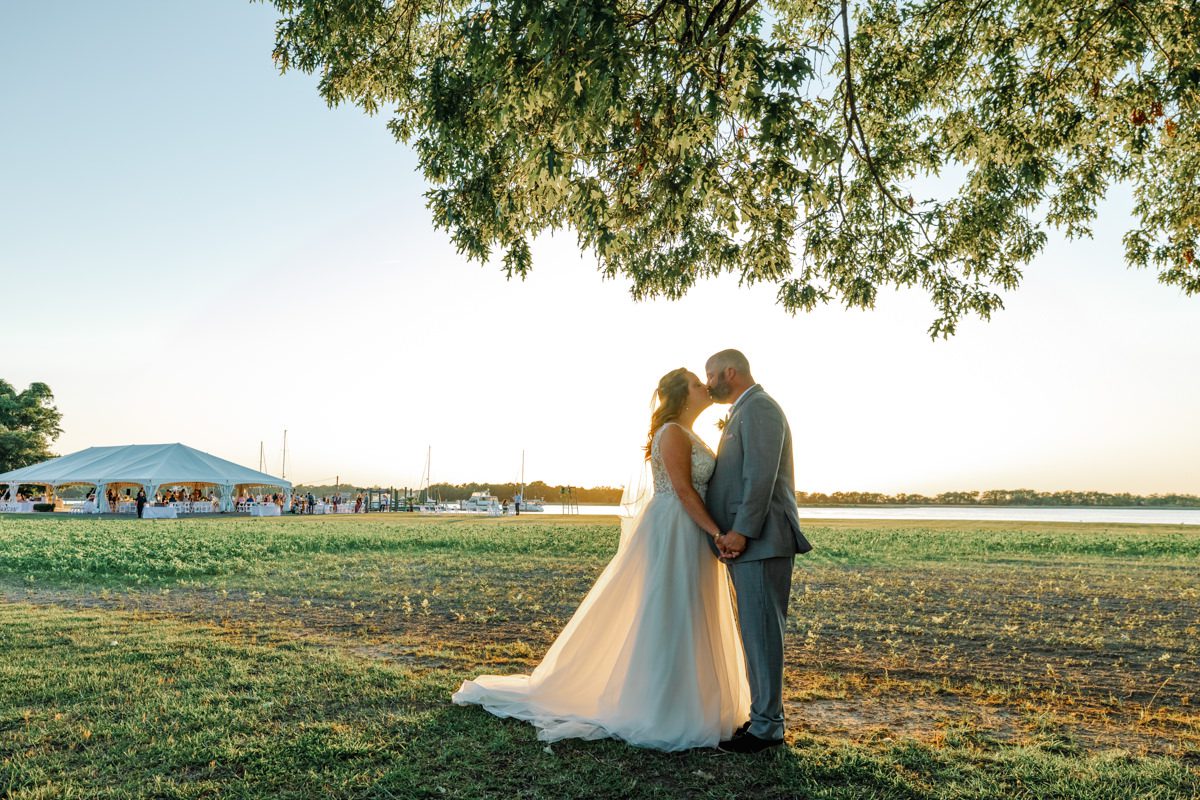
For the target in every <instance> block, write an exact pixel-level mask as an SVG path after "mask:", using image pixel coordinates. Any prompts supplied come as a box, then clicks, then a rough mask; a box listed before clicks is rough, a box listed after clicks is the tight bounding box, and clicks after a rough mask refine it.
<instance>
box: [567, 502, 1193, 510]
mask: <svg viewBox="0 0 1200 800" xmlns="http://www.w3.org/2000/svg"><path fill="white" fill-rule="evenodd" d="M580 505H584V504H583V503H580ZM588 505H604V504H603V503H595V504H588ZM796 505H797V506H798V507H799V508H1069V509H1080V508H1103V509H1112V510H1128V511H1172V510H1178V509H1183V508H1195V509H1200V504H1198V505H1174V506H1105V505H1063V506H1059V505H1049V504H1043V505H1029V504H1028V503H803V504H801V503H797V504H796Z"/></svg>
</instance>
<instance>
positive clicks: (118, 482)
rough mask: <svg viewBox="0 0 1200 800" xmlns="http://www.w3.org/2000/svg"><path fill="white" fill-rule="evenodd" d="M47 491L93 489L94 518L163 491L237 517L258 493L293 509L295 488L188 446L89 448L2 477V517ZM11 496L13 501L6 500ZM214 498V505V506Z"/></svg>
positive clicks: (52, 496)
mask: <svg viewBox="0 0 1200 800" xmlns="http://www.w3.org/2000/svg"><path fill="white" fill-rule="evenodd" d="M30 486H39V487H43V488H44V490H45V491H44V493H43V494H44V499H45V501H47V502H50V503H55V504H56V505H60V503H59V502H56V493H57V492H58V491H59V490H61V489H64V488H66V487H70V486H92V487H94V488H95V495H94V499H92V500H89V501H88V503H86V504H85V505H84V506H83V509H84V510H86V511H89V512H92V513H102V512H103V513H109V512H117V511H119V510H123V508H122V507H123V506H124V505H125V503H127V502H132V500H133V498H134V496H136V494H137V492H138V490H139V489H143V490H145V492H146V496H147V497H149V498H150V499H151V500H153V498H154V497H155V495H156V494H157V493H159V492H160V491H167V490H170V491H174V492H176V493H177V494H179V495H181V496H183V497H184V498H186V499H187V500H188V501H189V502H190V501H191V499H192V498H194V497H196V496H197V495H198V496H200V497H202V498H203V499H204V500H205V501H207V505H208V508H207V509H204V506H205V504H206V503H200V504H199V508H200V509H204V510H217V511H226V512H228V511H235V510H236V507H235V500H236V498H239V497H243V496H246V495H254V494H255V493H256V492H260V493H261V492H264V491H265V492H267V493H272V492H273V493H276V494H281V495H283V499H284V503H285V505H286V504H288V503H290V500H291V494H292V484H291V483H290V482H289V481H286V480H284V479H283V478H277V477H275V476H274V475H268V474H267V473H265V472H258V471H257V470H252V469H249V468H247V467H243V466H241V465H240V464H235V463H233V462H232V461H226V460H225V459H223V458H217V457H216V456H214V455H212V454H210V453H205V452H203V451H200V450H196V449H195V448H192V447H188V446H186V445H182V444H178V443H176V444H129V445H121V446H116V447H89V448H88V449H86V450H80V451H79V452H78V453H72V454H70V455H66V456H60V457H59V458H52V459H50V460H49V461H43V462H41V463H40V464H31V465H30V466H27V467H22V468H21V469H15V470H12V471H11V472H5V473H0V511H3V510H13V511H16V510H27V509H25V508H23V507H22V508H7V507H6V506H12V505H16V495H17V493H18V492H19V491H20V490H21V488H22V487H26V488H28V487H30ZM9 495H11V498H10V499H7V500H6V497H7V496H9ZM210 498H211V500H210Z"/></svg>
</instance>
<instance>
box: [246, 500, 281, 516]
mask: <svg viewBox="0 0 1200 800" xmlns="http://www.w3.org/2000/svg"><path fill="white" fill-rule="evenodd" d="M250 516H252V517H278V516H279V506H277V505H275V504H274V503H255V504H254V505H252V506H250Z"/></svg>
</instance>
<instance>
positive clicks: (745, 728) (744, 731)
mask: <svg viewBox="0 0 1200 800" xmlns="http://www.w3.org/2000/svg"><path fill="white" fill-rule="evenodd" d="M749 732H750V720H746V721H745V722H743V723H742V726H741V727H740V728H738V729H737V730H736V731H734V732H733V736H730V737H729V738H730V739H737V738H738V737H740V736H745V735H746V734H747V733H749Z"/></svg>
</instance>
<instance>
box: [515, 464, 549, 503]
mask: <svg viewBox="0 0 1200 800" xmlns="http://www.w3.org/2000/svg"><path fill="white" fill-rule="evenodd" d="M517 497H520V498H521V500H520V503H521V509H520V510H521V511H526V512H529V513H538V512H541V511H545V510H546V501H545V500H543V499H542V498H540V497H534V498H530V499H525V451H524V450H522V451H521V491H520V493H519V494H518V495H517Z"/></svg>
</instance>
